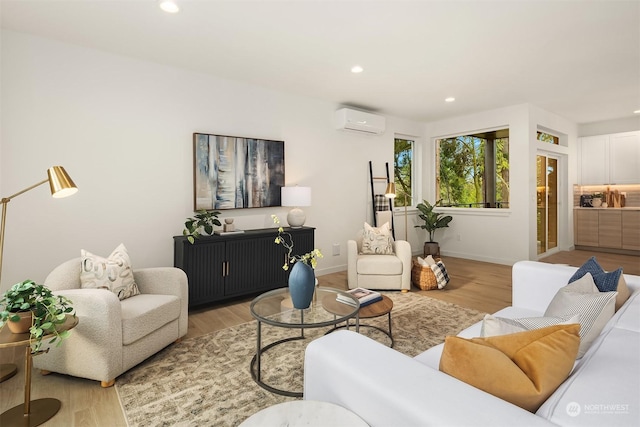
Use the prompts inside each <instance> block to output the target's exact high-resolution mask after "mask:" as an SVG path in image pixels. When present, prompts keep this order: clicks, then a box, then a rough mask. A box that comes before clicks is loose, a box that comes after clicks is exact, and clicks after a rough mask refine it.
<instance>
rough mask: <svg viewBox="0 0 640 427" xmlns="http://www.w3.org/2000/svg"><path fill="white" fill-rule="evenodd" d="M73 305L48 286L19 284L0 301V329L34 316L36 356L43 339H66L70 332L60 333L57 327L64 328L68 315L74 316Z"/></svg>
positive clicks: (33, 340) (31, 283) (59, 340)
mask: <svg viewBox="0 0 640 427" xmlns="http://www.w3.org/2000/svg"><path fill="white" fill-rule="evenodd" d="M71 304H72V302H71V301H70V300H69V299H68V298H66V297H63V296H62V295H54V294H53V293H52V292H51V289H49V288H48V287H46V286H45V285H38V284H37V283H35V282H33V281H32V280H25V281H23V282H20V283H16V284H15V285H13V286H12V287H11V288H10V289H9V290H7V291H6V292H5V293H4V294H3V295H2V298H1V299H0V306H1V307H2V309H1V311H0V328H2V327H4V326H5V324H6V323H8V322H19V321H20V319H21V317H23V316H21V313H29V312H30V313H31V322H30V326H29V329H28V331H29V333H30V334H31V348H32V350H33V352H34V353H35V352H37V351H38V350H40V347H41V346H42V338H43V337H44V336H45V335H53V338H52V339H51V341H49V342H50V343H54V342H56V341H57V342H58V345H60V343H61V342H62V340H63V339H65V338H67V337H68V336H69V334H70V333H71V332H70V331H62V332H59V331H58V330H57V326H58V325H62V324H63V323H64V322H65V320H66V317H67V314H72V315H73V316H74V317H75V313H74V311H73V306H72V305H71Z"/></svg>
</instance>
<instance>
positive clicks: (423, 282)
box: [411, 259, 440, 291]
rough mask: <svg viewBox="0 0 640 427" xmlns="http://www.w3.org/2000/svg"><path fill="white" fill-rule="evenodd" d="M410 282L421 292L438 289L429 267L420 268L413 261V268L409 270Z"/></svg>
mask: <svg viewBox="0 0 640 427" xmlns="http://www.w3.org/2000/svg"><path fill="white" fill-rule="evenodd" d="M436 261H440V259H436ZM411 281H412V282H413V284H414V285H416V286H417V287H419V288H420V289H422V290H423V291H430V290H432V289H438V281H437V280H436V275H435V274H434V273H433V270H431V267H429V266H428V265H425V266H422V265H420V264H418V261H416V260H413V267H412V268H411Z"/></svg>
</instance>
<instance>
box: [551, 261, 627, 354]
mask: <svg viewBox="0 0 640 427" xmlns="http://www.w3.org/2000/svg"><path fill="white" fill-rule="evenodd" d="M617 295H618V293H617V292H600V291H598V288H597V287H596V285H595V282H594V281H593V278H592V277H591V274H589V273H587V274H585V275H584V276H583V277H582V278H580V279H579V280H576V281H575V282H572V283H569V284H568V285H567V286H565V287H563V288H560V290H558V292H557V293H556V295H555V296H554V297H553V299H552V300H551V303H549V306H548V307H547V310H546V311H545V312H544V315H545V317H549V316H551V317H566V316H574V315H576V314H579V315H580V349H579V350H578V359H580V358H581V357H582V356H584V354H585V353H586V352H587V350H588V349H589V347H590V346H591V343H593V341H594V340H595V339H596V338H597V337H598V335H600V332H602V329H604V327H605V325H606V324H607V322H608V321H609V319H611V318H612V317H613V314H614V313H615V303H616V296H617Z"/></svg>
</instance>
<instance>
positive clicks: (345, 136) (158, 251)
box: [0, 31, 424, 290]
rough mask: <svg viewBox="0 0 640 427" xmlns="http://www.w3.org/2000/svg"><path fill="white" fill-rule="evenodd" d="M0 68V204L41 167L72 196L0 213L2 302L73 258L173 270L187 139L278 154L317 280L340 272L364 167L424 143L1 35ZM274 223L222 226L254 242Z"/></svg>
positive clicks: (111, 58) (322, 111)
mask: <svg viewBox="0 0 640 427" xmlns="http://www.w3.org/2000/svg"><path fill="white" fill-rule="evenodd" d="M1 55H2V58H1V66H2V76H1V79H2V80H1V84H2V93H1V96H2V98H1V101H2V141H1V143H0V153H1V156H0V166H1V170H0V195H2V196H7V195H9V194H13V193H15V192H17V191H19V190H21V189H23V188H25V187H27V186H29V185H32V184H34V183H36V182H37V181H39V180H42V179H46V169H47V168H48V167H50V166H52V165H63V166H64V167H65V168H66V169H67V171H68V172H69V174H70V175H71V177H72V178H73V179H74V181H75V182H76V184H77V185H78V187H79V189H80V191H79V192H78V193H77V194H76V195H75V196H73V197H70V198H67V199H58V200H55V199H53V198H51V197H50V196H49V190H48V189H47V188H46V187H45V186H42V187H39V188H37V189H35V190H32V191H30V192H28V193H25V194H23V195H21V196H19V197H18V198H16V199H15V200H13V201H11V202H10V203H9V206H8V218H7V226H6V238H5V251H4V263H3V271H2V283H1V284H0V288H1V290H4V289H6V288H7V287H9V286H10V285H11V284H13V283H16V282H18V281H20V280H24V279H26V278H31V279H33V280H36V281H42V280H44V278H45V277H46V275H47V273H48V272H49V271H50V270H51V269H52V268H54V267H55V266H56V265H58V264H59V263H61V262H63V261H65V260H67V259H71V258H73V257H77V256H79V253H80V249H81V248H83V249H86V250H89V251H91V252H94V253H96V254H100V255H105V256H106V255H108V254H109V253H110V252H111V250H113V249H114V248H115V247H116V246H117V245H118V244H119V243H121V242H123V243H124V244H125V245H126V246H127V248H128V249H129V252H130V254H131V256H132V260H133V263H134V267H136V268H140V267H151V266H167V265H173V240H172V236H174V235H179V234H181V232H182V228H183V223H184V220H185V219H186V217H188V216H191V215H192V213H193V210H192V206H193V196H192V192H193V189H192V179H193V158H192V157H193V152H192V134H193V132H207V133H215V134H226V135H237V136H247V137H260V138H267V139H279V140H284V141H285V159H286V183H287V184H300V185H307V186H311V187H312V204H313V206H311V207H309V208H307V209H305V211H306V213H307V225H309V226H312V227H316V247H318V248H320V249H321V250H322V251H323V252H324V254H325V258H324V259H323V260H321V262H320V264H319V269H318V274H319V275H321V274H323V273H328V272H333V271H340V270H344V269H345V266H346V240H347V239H349V238H351V236H353V235H354V234H355V231H356V230H357V229H358V228H361V227H362V222H363V221H365V220H367V219H370V217H371V214H370V210H371V208H370V205H369V203H370V201H369V198H370V196H369V194H370V192H369V187H368V182H369V181H368V161H369V160H372V161H373V162H374V165H375V166H376V168H382V169H381V170H380V171H382V170H383V169H384V163H385V162H389V163H390V165H391V166H392V165H393V138H394V134H396V133H400V134H410V135H416V134H417V135H419V136H420V135H421V134H422V133H423V131H424V125H423V124H420V123H415V122H411V121H407V120H403V119H397V118H388V120H387V131H386V133H385V134H384V135H382V136H365V135H359V134H354V133H347V132H339V131H336V130H334V128H333V126H334V123H333V113H334V111H335V110H336V109H337V108H339V107H340V106H338V105H334V104H331V103H327V102H323V101H319V100H314V99H309V98H304V97H299V96H295V95H289V94H284V93H280V92H275V91H272V90H269V89H265V88H259V87H255V86H250V85H246V84H242V83H238V82H233V81H228V80H222V79H219V78H215V77H212V76H208V75H204V74H198V73H193V72H190V71H186V70H181V69H177V68H171V67H166V66H163V65H158V64H154V63H149V62H143V61H138V60H135V59H130V58H125V57H121V56H116V55H112V54H108V53H104V52H100V51H97V50H91V49H85V48H81V47H76V46H72V45H68V44H63V43H59V42H55V41H52V40H47V39H42V38H37V37H33V36H30V35H25V34H21V33H16V32H11V31H3V32H2V49H1ZM382 191H384V189H383V190H382ZM286 212H287V210H286V208H261V209H246V210H231V211H223V214H222V217H223V218H224V217H234V218H235V224H236V226H237V227H238V228H241V229H250V228H264V227H270V226H272V223H271V218H270V215H271V214H273V213H275V214H278V215H280V216H281V218H283V219H284V218H285V217H286ZM334 243H338V244H340V247H341V255H340V256H332V255H331V253H332V244H334ZM247 262H248V263H250V262H251V260H247Z"/></svg>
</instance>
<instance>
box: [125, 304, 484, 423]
mask: <svg viewBox="0 0 640 427" xmlns="http://www.w3.org/2000/svg"><path fill="white" fill-rule="evenodd" d="M385 294H386V295H387V296H389V298H391V299H392V300H393V303H394V307H393V311H392V322H393V338H394V340H395V344H394V348H395V349H396V350H398V351H400V352H402V353H404V354H406V355H408V356H416V355H417V354H419V353H421V352H423V351H424V350H426V349H428V348H430V347H432V346H434V345H437V344H439V343H441V342H443V341H444V337H445V336H447V335H455V334H457V333H458V332H459V331H461V330H462V329H464V328H466V327H468V326H470V325H472V324H473V323H475V322H477V321H479V320H480V319H482V316H483V314H482V313H480V312H477V311H475V310H470V309H467V308H463V307H459V306H457V305H454V304H449V303H446V302H442V301H439V300H436V299H433V298H429V297H425V296H421V295H418V294H415V293H406V294H402V293H398V292H389V293H385ZM362 324H370V325H375V326H378V327H380V328H382V329H385V330H386V329H387V316H383V317H380V318H376V319H363V320H362ZM325 331H326V329H322V330H321V329H311V330H306V331H305V335H306V337H307V339H305V340H303V341H291V342H288V343H286V344H283V345H280V346H277V347H274V348H273V349H271V350H269V351H267V352H266V353H265V354H263V358H262V379H263V381H265V382H266V383H268V384H270V385H273V386H276V387H278V388H283V389H287V390H296V391H301V390H302V382H303V371H302V365H303V359H304V348H305V347H306V345H307V344H308V343H309V342H310V340H312V339H315V338H317V337H319V336H321V335H322V334H324V332H325ZM360 332H361V333H363V334H365V335H368V336H370V337H371V338H373V339H375V340H378V341H380V342H382V343H384V344H386V345H388V344H389V338H388V337H386V336H385V335H384V334H383V333H381V332H379V331H377V330H376V329H373V328H361V329H360ZM262 334H263V338H262V343H263V345H265V344H268V343H271V342H273V341H276V340H278V339H281V338H284V337H289V336H295V334H296V330H291V329H282V328H276V327H272V326H268V325H266V326H264V327H263V330H262ZM255 351H256V323H255V322H249V323H244V324H241V325H238V326H234V327H231V328H227V329H224V330H221V331H217V332H213V333H211V334H207V335H204V336H200V337H196V338H191V339H188V340H183V341H182V342H180V343H176V344H173V345H171V346H169V347H167V348H166V349H164V350H163V351H161V352H159V353H158V354H156V355H155V356H153V357H151V358H150V359H148V360H147V361H145V362H144V363H142V364H140V365H138V366H136V367H135V368H133V369H131V370H130V371H129V372H127V373H125V374H124V375H122V376H120V377H118V380H117V381H116V389H117V392H118V396H119V398H120V402H121V404H122V407H123V408H124V411H125V416H126V418H127V421H128V422H129V425H131V426H175V425H180V426H201V425H207V426H237V425H238V424H240V423H241V422H242V421H244V420H245V419H246V418H248V417H249V416H251V415H252V414H254V413H256V412H258V411H259V410H261V409H264V408H266V407H268V406H271V405H274V404H277V403H280V402H285V401H288V400H294V398H289V397H284V396H279V395H275V394H272V393H270V392H268V391H266V390H264V389H263V388H261V387H260V386H258V385H257V384H256V383H255V382H254V381H253V380H252V379H251V374H250V372H249V363H250V361H251V358H252V357H253V355H254V354H255Z"/></svg>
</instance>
